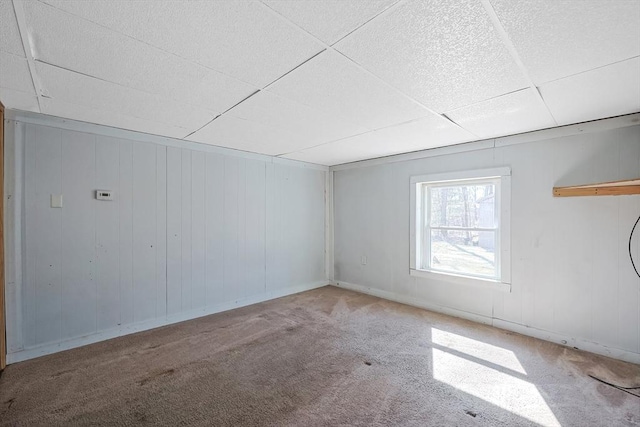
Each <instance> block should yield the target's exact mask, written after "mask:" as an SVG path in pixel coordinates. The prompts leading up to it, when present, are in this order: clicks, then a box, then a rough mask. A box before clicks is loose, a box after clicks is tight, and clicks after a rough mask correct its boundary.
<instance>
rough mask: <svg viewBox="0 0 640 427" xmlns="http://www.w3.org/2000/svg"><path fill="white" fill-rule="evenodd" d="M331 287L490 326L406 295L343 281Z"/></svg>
mask: <svg viewBox="0 0 640 427" xmlns="http://www.w3.org/2000/svg"><path fill="white" fill-rule="evenodd" d="M332 285H333V286H337V287H339V288H345V289H350V290H352V291H356V292H360V293H363V294H368V295H373V296H376V297H380V298H383V299H387V300H389V301H395V302H399V303H401V304H406V305H410V306H413V307H418V308H424V309H425V310H429V311H435V312H436V313H443V314H448V315H450V316H453V317H459V318H461V319H467V320H472V321H474V322H477V323H483V324H485V325H491V317H487V316H483V315H481V314H476V313H470V312H468V311H463V310H458V309H455V308H451V307H446V306H443V305H438V304H433V303H430V302H427V301H424V300H420V299H418V298H415V297H409V296H406V295H401V294H397V293H395V292H389V291H383V290H380V289H376V288H371V287H368V286H362V285H356V284H353V283H347V282H343V281H336V282H334V283H332Z"/></svg>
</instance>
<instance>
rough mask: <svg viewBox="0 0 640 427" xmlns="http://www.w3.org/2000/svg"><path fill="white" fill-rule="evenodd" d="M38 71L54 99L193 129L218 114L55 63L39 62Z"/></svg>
mask: <svg viewBox="0 0 640 427" xmlns="http://www.w3.org/2000/svg"><path fill="white" fill-rule="evenodd" d="M36 72H37V73H38V76H39V77H40V81H41V83H42V87H43V91H44V92H45V93H47V96H48V97H50V98H52V99H53V100H54V101H63V102H66V103H69V104H75V105H82V106H86V107H90V108H94V109H96V110H100V111H104V112H113V113H117V114H121V115H124V116H130V117H132V118H138V119H143V120H149V121H155V122H160V123H168V124H171V125H174V126H179V127H184V128H186V129H191V130H194V129H197V128H198V127H200V126H202V125H203V124H205V123H207V122H208V121H209V120H211V119H212V118H213V117H214V113H213V112H210V111H206V110H202V109H198V108H196V107H191V106H188V105H184V104H183V105H181V104H176V103H173V104H171V105H168V104H167V101H166V100H165V99H164V98H163V97H161V96H158V95H151V94H148V93H146V92H140V91H137V90H132V89H129V88H125V87H123V86H119V85H116V84H113V83H109V82H105V81H103V80H98V79H95V78H93V77H88V76H85V75H82V74H78V73H74V72H71V71H67V70H64V69H62V68H57V67H53V66H51V65H47V64H43V63H36ZM113 126H115V125H113Z"/></svg>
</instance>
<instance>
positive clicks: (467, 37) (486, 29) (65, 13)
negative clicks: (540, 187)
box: [0, 0, 640, 165]
mask: <svg viewBox="0 0 640 427" xmlns="http://www.w3.org/2000/svg"><path fill="white" fill-rule="evenodd" d="M7 5H8V6H9V8H7ZM0 12H2V13H1V14H0V36H1V38H0V99H1V100H2V101H3V103H4V104H5V105H6V106H7V108H9V109H18V110H29V111H39V112H42V113H44V114H49V115H53V116H58V117H63V118H68V119H74V120H80V121H87V122H91V123H97V124H103V125H108V126H113V127H120V128H124V129H129V130H135V131H140V132H145V133H151V134H157V135H161V136H168V137H172V138H179V139H185V140H189V141H195V142H200V143H205V144H211V145H218V146H224V147H228V148H235V149H239V150H244V151H253V152H257V153H261V154H267V155H273V156H281V157H284V158H289V159H294V160H301V161H308V162H311V163H318V164H324V165H336V164H341V163H347V162H353V161H358V160H365V159H371V158H377V157H381V156H388V155H394V154H400V153H406V152H412V151H417V150H423V149H428V148H434V147H442V146H447V145H453V144H458V143H463V142H469V141H474V140H478V139H484V138H497V137H502V136H506V135H512V134H519V133H523V132H529V131H533V130H539V129H545V128H551V127H555V126H558V125H566V124H571V123H578V122H584V121H588V120H595V119H600V118H605V117H611V116H617V115H624V114H629V113H634V112H637V111H640V2H637V1H635V0H613V1H606V0H593V1H590V2H588V3H580V4H576V3H575V2H571V1H564V0H559V1H556V0H540V1H537V2H512V1H510V0H454V1H451V0H435V1H430V2H424V1H419V0H370V1H367V2H362V1H360V0H323V1H316V2H300V1H291V0H260V1H255V0H253V1H243V2H237V1H217V2H190V3H188V6H186V4H185V3H180V2H173V1H168V0H158V1H147V0H140V1H136V2H127V3H118V6H114V3H113V2H110V1H107V0H95V1H92V2H86V1H83V0H34V1H24V2H23V1H19V0H12V1H10V2H9V1H5V2H2V4H0ZM14 15H15V16H14Z"/></svg>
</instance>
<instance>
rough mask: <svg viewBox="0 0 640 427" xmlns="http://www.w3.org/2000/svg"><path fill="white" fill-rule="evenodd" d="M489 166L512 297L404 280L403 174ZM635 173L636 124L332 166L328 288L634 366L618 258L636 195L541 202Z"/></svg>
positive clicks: (638, 291)
mask: <svg viewBox="0 0 640 427" xmlns="http://www.w3.org/2000/svg"><path fill="white" fill-rule="evenodd" d="M498 166H510V167H511V168H512V192H511V212H512V214H511V230H512V231H511V257H512V259H511V264H512V269H511V271H512V292H511V293H505V292H500V291H494V290H490V289H485V288H481V287H474V286H466V285H462V284H454V283H447V282H440V281H430V280H427V279H423V278H417V277H410V276H409V179H410V177H411V176H412V175H423V174H431V173H439V172H449V171H462V170H470V169H482V168H489V167H498ZM639 176H640V127H639V126H633V127H626V128H620V129H616V130H608V131H603V132H597V133H588V134H580V135H575V136H565V137H559V138H555V139H549V140H543V141H537V142H530V143H524V144H516V145H507V146H501V147H498V146H497V145H496V148H488V149H482V150H477V151H468V152H462V153H457V154H451V155H442V156H437V157H428V158H423V159H418V160H409V161H401V162H397V163H386V164H379V165H373V166H365V167H362V166H361V167H354V168H347V169H341V168H338V169H337V170H336V171H335V172H334V206H335V210H334V216H335V219H334V220H335V280H336V281H337V282H339V283H340V282H343V283H342V284H343V285H344V286H347V287H353V288H355V289H359V290H363V291H365V292H370V293H374V294H377V295H380V296H384V297H388V298H392V299H396V300H399V301H403V302H408V303H412V304H416V305H420V306H424V307H428V308H432V309H435V310H438V311H443V312H447V313H452V314H455V315H458V316H462V317H467V318H471V319H474V320H478V321H481V322H485V323H489V324H494V325H496V326H500V327H503V328H507V329H512V330H516V331H518V332H522V333H525V334H529V335H534V336H538V337H541V338H544V339H549V340H554V341H558V342H561V341H563V340H565V341H567V342H568V343H569V344H573V345H576V346H578V347H580V348H585V349H588V350H590V351H595V352H599V353H603V354H608V355H611V356H614V357H619V358H623V359H627V360H632V361H635V362H636V363H640V279H639V278H638V277H637V276H636V275H635V273H634V272H633V269H632V267H631V263H630V261H629V256H628V254H627V244H628V239H629V233H630V230H631V227H632V226H633V224H634V222H635V220H636V218H637V217H638V215H640V196H637V195H634V196H620V197H575V198H553V197H552V187H553V186H561V185H576V184H588V183H594V182H602V181H613V180H618V179H630V178H637V177H639ZM638 236H640V232H639V233H637V236H636V238H635V239H634V244H633V251H634V256H635V259H636V260H638V261H637V263H638V262H640V238H639V237H638ZM362 256H366V257H367V263H366V265H362V263H361V257H362Z"/></svg>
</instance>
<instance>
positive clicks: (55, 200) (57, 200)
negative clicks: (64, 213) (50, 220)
mask: <svg viewBox="0 0 640 427" xmlns="http://www.w3.org/2000/svg"><path fill="white" fill-rule="evenodd" d="M51 207H52V208H61V207H62V194H52V195H51Z"/></svg>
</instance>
